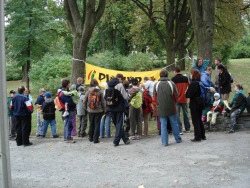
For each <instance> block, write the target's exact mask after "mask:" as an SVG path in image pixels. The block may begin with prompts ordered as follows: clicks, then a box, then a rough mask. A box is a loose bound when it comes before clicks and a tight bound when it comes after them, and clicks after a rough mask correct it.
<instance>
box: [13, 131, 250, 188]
mask: <svg viewBox="0 0 250 188" xmlns="http://www.w3.org/2000/svg"><path fill="white" fill-rule="evenodd" d="M182 138H183V142H182V143H180V144H177V143H175V142H174V138H173V136H172V135H170V144H169V146H167V147H164V146H162V145H161V143H160V142H161V137H160V136H158V135H151V136H149V137H147V138H143V139H141V140H136V141H132V142H131V144H130V145H124V144H123V143H121V144H120V146H118V147H114V146H113V144H112V139H113V138H111V139H108V138H105V139H101V140H100V141H101V143H100V144H93V143H90V142H88V140H87V138H83V139H79V138H77V137H76V138H75V140H77V143H75V144H67V143H65V142H64V141H63V138H57V139H53V138H35V137H32V138H31V141H32V142H33V143H34V145H33V146H31V147H17V146H16V144H15V142H14V141H10V154H11V169H12V183H13V187H14V188H28V187H36V188H45V187H46V188H50V187H55V188H57V187H72V188H81V187H84V188H85V187H91V188H92V187H93V188H95V187H96V188H102V187H105V188H107V187H118V188H122V187H126V188H127V187H128V188H130V187H131V188H137V187H145V188H152V187H185V188H186V187H195V188H198V187H225V188H228V187H239V188H245V187H246V188H248V187H249V185H250V130H247V131H241V132H236V133H234V134H228V133H226V132H220V133H207V139H208V140H206V141H202V142H200V143H192V142H191V141H190V139H191V138H193V133H186V134H184V135H183V136H182Z"/></svg>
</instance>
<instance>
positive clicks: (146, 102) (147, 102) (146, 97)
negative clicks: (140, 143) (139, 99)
mask: <svg viewBox="0 0 250 188" xmlns="http://www.w3.org/2000/svg"><path fill="white" fill-rule="evenodd" d="M141 87H142V91H143V103H142V111H143V120H144V136H148V120H149V116H150V115H151V112H152V105H151V104H152V98H151V95H150V93H149V91H148V90H146V89H145V85H143V84H142V85H141Z"/></svg>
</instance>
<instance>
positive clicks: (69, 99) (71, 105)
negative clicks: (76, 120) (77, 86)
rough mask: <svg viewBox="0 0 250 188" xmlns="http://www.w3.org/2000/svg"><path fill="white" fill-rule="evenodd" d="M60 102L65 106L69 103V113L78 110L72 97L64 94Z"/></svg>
mask: <svg viewBox="0 0 250 188" xmlns="http://www.w3.org/2000/svg"><path fill="white" fill-rule="evenodd" d="M62 91H65V90H63V89H62ZM60 100H61V101H62V103H63V104H65V103H68V105H69V111H74V110H75V109H76V104H75V103H74V101H73V99H72V97H71V96H67V95H64V94H62V96H61V97H60Z"/></svg>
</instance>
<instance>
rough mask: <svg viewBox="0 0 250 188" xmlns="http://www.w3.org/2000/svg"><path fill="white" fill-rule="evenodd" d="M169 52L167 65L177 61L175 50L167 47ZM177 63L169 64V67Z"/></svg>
mask: <svg viewBox="0 0 250 188" xmlns="http://www.w3.org/2000/svg"><path fill="white" fill-rule="evenodd" d="M166 52H167V66H168V65H171V64H173V63H174V62H175V51H174V50H173V49H171V48H167V49H166ZM174 66H175V64H173V65H171V66H169V67H168V68H173V67H174Z"/></svg>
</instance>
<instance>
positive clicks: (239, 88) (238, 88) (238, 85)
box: [234, 84, 243, 91]
mask: <svg viewBox="0 0 250 188" xmlns="http://www.w3.org/2000/svg"><path fill="white" fill-rule="evenodd" d="M234 90H235V91H239V90H243V86H242V85H240V84H236V85H235V88H234Z"/></svg>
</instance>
